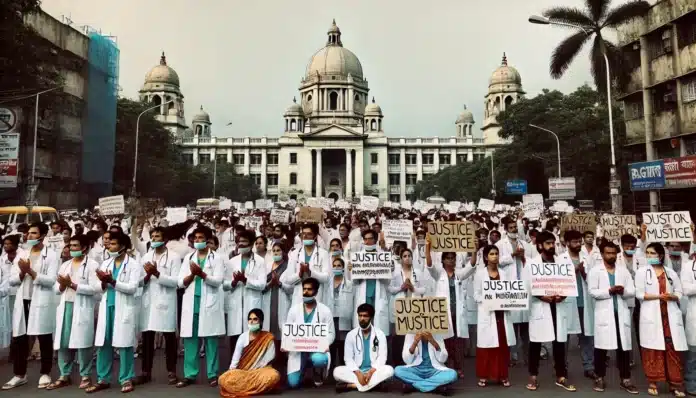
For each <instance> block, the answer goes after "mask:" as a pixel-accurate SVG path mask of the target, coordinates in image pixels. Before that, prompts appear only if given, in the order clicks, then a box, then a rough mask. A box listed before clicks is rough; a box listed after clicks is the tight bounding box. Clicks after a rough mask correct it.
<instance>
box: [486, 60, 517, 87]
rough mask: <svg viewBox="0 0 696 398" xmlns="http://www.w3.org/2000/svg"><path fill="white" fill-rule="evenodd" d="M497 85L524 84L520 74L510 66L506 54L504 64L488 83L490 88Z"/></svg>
mask: <svg viewBox="0 0 696 398" xmlns="http://www.w3.org/2000/svg"><path fill="white" fill-rule="evenodd" d="M495 84H517V85H521V84H522V77H520V73H519V72H518V71H517V69H515V68H513V67H512V66H508V63H507V57H506V56H505V54H504V53H503V62H502V63H501V65H500V66H499V67H498V69H496V70H495V71H494V72H493V75H491V78H490V80H489V81H488V85H489V86H492V85H495Z"/></svg>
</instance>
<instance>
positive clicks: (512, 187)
mask: <svg viewBox="0 0 696 398" xmlns="http://www.w3.org/2000/svg"><path fill="white" fill-rule="evenodd" d="M505 194H506V195H526V194H527V181H526V180H507V181H505Z"/></svg>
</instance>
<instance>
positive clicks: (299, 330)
mask: <svg viewBox="0 0 696 398" xmlns="http://www.w3.org/2000/svg"><path fill="white" fill-rule="evenodd" d="M329 345H330V342H329V325H328V324H327V323H285V324H283V336H282V338H281V343H280V346H281V348H282V349H284V350H285V351H288V352H322V353H323V352H326V351H327V350H328V349H329Z"/></svg>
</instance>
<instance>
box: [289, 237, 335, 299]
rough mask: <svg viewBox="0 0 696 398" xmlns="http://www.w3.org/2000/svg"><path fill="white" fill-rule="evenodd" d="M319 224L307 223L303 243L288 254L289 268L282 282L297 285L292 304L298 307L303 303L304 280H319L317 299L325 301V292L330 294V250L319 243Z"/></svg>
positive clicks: (301, 238) (302, 238)
mask: <svg viewBox="0 0 696 398" xmlns="http://www.w3.org/2000/svg"><path fill="white" fill-rule="evenodd" d="M318 235H319V226H318V225H317V224H305V225H304V226H303V227H302V232H301V234H300V237H299V239H300V240H301V244H300V245H299V247H297V248H296V249H295V250H293V251H291V252H290V253H289V254H288V260H289V261H288V268H287V270H286V271H285V272H284V273H283V277H282V279H281V282H282V283H283V284H288V285H291V286H294V287H295V290H294V292H293V295H292V302H291V306H293V307H296V306H297V305H299V304H301V303H302V283H301V282H302V281H303V280H305V279H307V278H309V277H312V278H314V279H316V280H317V281H319V284H320V286H319V292H318V293H317V300H318V301H319V302H325V301H326V297H325V296H324V295H325V294H328V293H327V291H328V289H329V283H328V282H329V276H330V275H331V259H330V256H329V252H327V251H326V250H325V249H323V248H321V247H320V245H319V244H318V243H317V239H318V237H319V236H318Z"/></svg>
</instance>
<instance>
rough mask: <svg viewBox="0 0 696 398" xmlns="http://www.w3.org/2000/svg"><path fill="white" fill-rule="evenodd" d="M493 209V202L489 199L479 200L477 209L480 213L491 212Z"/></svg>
mask: <svg viewBox="0 0 696 398" xmlns="http://www.w3.org/2000/svg"><path fill="white" fill-rule="evenodd" d="M494 207H495V201H493V200H490V199H485V198H481V199H479V203H478V208H479V210H481V211H493V208H494Z"/></svg>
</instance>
